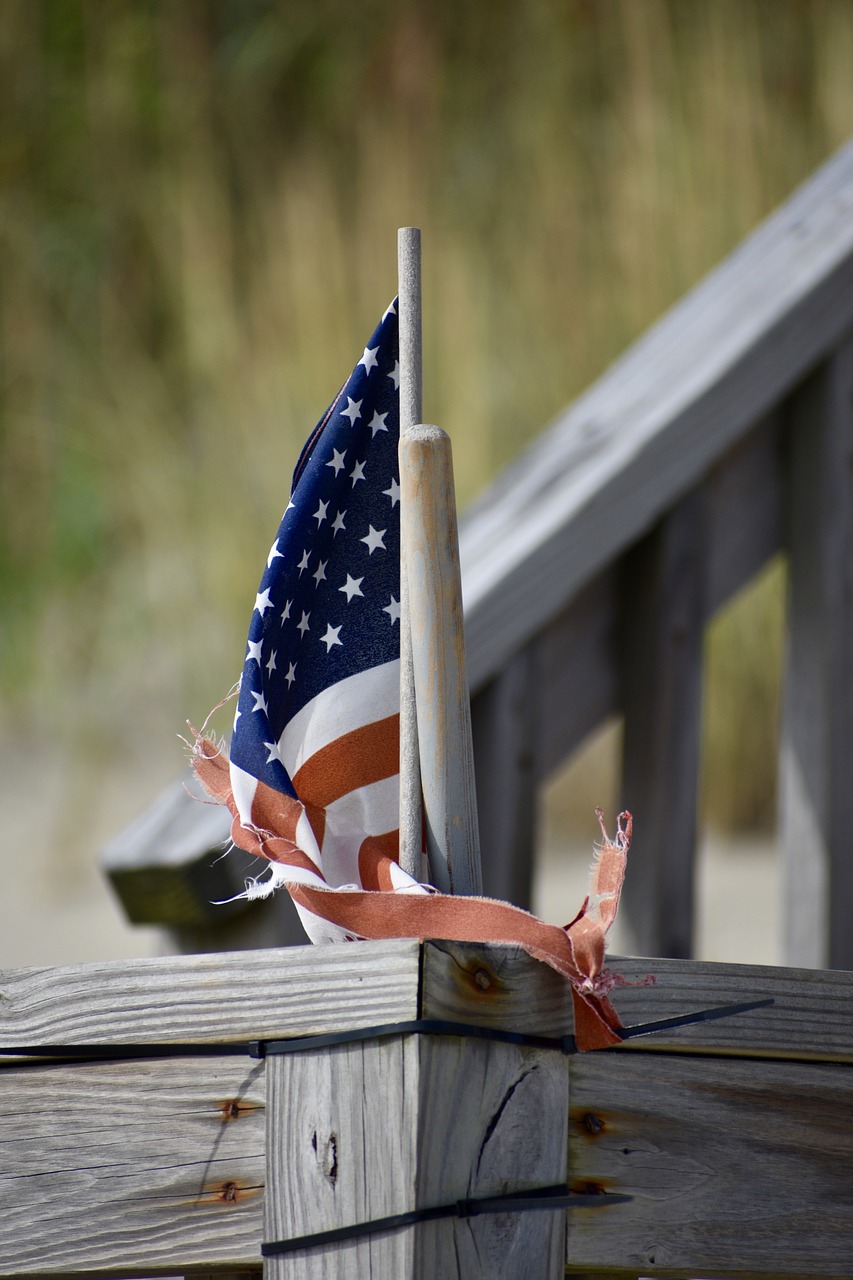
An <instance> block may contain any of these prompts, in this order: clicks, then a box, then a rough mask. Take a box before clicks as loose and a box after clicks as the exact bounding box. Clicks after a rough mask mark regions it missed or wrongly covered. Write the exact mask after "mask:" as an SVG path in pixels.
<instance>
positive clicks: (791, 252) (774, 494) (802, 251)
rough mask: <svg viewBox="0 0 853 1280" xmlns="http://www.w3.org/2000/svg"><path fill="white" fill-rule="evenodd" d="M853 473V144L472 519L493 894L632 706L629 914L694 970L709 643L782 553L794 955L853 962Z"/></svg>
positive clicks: (151, 861) (472, 592)
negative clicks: (588, 746) (584, 749)
mask: <svg viewBox="0 0 853 1280" xmlns="http://www.w3.org/2000/svg"><path fill="white" fill-rule="evenodd" d="M851 463H853V144H851V145H848V146H847V147H846V148H845V149H844V150H842V151H841V152H839V153H838V154H837V155H836V156H835V157H834V158H833V159H831V160H830V161H829V162H828V163H827V164H826V165H825V166H824V167H823V168H822V169H821V170H820V171H819V172H818V173H817V174H816V175H815V176H814V177H813V178H812V179H811V180H810V181H809V182H807V183H806V184H805V185H804V186H803V187H802V188H801V189H800V190H799V191H798V192H797V193H796V194H795V195H794V196H793V198H792V199H791V200H789V201H788V202H787V203H786V204H785V205H784V206H783V207H782V208H780V209H779V210H778V211H777V212H776V213H775V214H774V215H773V216H772V217H771V218H769V219H768V220H767V221H766V222H765V223H764V224H763V225H762V226H761V227H759V229H758V230H757V231H756V232H755V233H754V234H753V235H752V236H751V237H750V238H749V239H748V240H746V241H745V242H744V243H743V244H742V245H741V246H740V248H739V249H738V250H737V251H736V252H735V253H733V254H732V255H731V256H730V257H729V258H727V259H726V260H725V262H723V264H722V265H721V266H720V267H719V268H718V269H717V270H716V271H714V272H713V273H712V274H711V275H710V276H708V278H707V279H706V280H704V281H703V282H702V283H701V284H700V285H698V286H697V287H696V288H695V289H694V290H693V291H692V292H691V293H690V294H688V295H687V297H685V298H684V299H683V300H682V301H681V302H680V303H679V304H678V305H677V306H675V307H674V308H673V309H672V310H671V311H670V312H669V313H668V314H667V315H666V316H664V318H663V319H662V320H661V321H660V322H659V323H658V324H657V325H655V326H654V327H653V328H652V329H651V330H650V331H649V332H648V333H647V334H646V335H645V336H644V337H643V338H642V339H641V340H640V341H639V342H637V343H636V344H635V345H634V346H633V347H632V348H631V349H630V350H629V351H628V352H627V353H626V355H625V356H624V357H623V358H622V359H621V360H619V361H618V362H617V363H616V364H615V365H614V366H613V367H612V368H611V369H610V370H609V371H608V372H607V373H606V374H605V375H604V377H602V378H601V379H600V380H599V381H598V382H597V383H596V384H595V385H594V386H593V387H592V388H590V390H589V391H587V392H586V393H585V394H584V395H583V396H582V397H581V398H580V399H579V400H578V401H577V402H576V403H575V404H573V405H572V406H571V407H570V408H569V409H568V410H567V411H566V413H565V414H564V415H563V416H562V417H560V418H559V419H558V420H557V421H556V422H555V423H554V424H553V426H552V427H551V428H550V429H549V430H548V431H546V432H545V433H544V434H543V435H542V436H541V437H540V438H539V439H538V440H537V442H536V443H535V444H534V445H533V446H532V447H531V448H530V449H528V450H527V451H526V452H525V453H524V454H523V455H522V456H521V458H519V460H518V461H517V462H516V463H514V464H513V465H512V466H510V467H509V468H507V470H506V471H505V472H504V473H503V475H502V476H501V477H500V478H499V480H498V481H497V482H496V483H495V484H494V485H493V486H492V487H491V488H490V489H489V490H488V491H487V493H486V494H485V495H484V496H483V497H482V498H481V499H480V500H479V501H478V502H477V503H476V504H475V505H474V506H473V507H472V508H471V509H470V510H469V511H468V512H467V513H466V515H465V517H464V519H463V520H462V522H461V526H460V544H461V547H460V550H461V559H462V571H463V591H464V598H465V622H466V637H467V652H468V662H469V683H470V689H471V693H472V713H473V723H474V745H475V759H476V767H477V787H478V803H479V809H480V831H481V844H482V848H483V875H484V882H485V883H484V887H485V892H487V893H489V894H491V895H493V896H497V897H502V898H506V899H509V900H511V901H515V902H517V903H519V904H521V905H524V904H526V902H527V900H528V898H529V892H530V877H531V869H532V863H533V839H534V829H535V821H534V815H535V800H536V790H537V787H538V786H539V785H540V784H541V783H542V781H543V780H544V779H545V778H546V776H547V775H548V774H550V773H551V772H552V771H553V770H554V769H555V768H556V767H557V766H558V765H560V764H561V763H562V762H563V761H564V760H565V759H566V758H567V757H568V756H569V755H570V754H571V753H572V752H573V751H574V750H575V749H576V748H577V747H578V746H579V744H580V743H581V742H582V741H583V740H584V739H585V738H586V737H587V735H588V734H589V733H590V732H591V731H593V730H594V729H595V728H596V727H597V726H598V725H599V724H600V723H601V722H602V721H604V720H605V719H606V718H607V717H609V716H612V715H614V714H620V713H621V714H622V715H623V716H624V719H625V733H624V756H623V767H622V795H623V799H624V802H625V803H626V805H627V806H628V807H629V808H631V809H632V810H633V811H634V813H635V816H636V819H637V823H636V840H635V847H634V852H633V854H632V860H631V874H630V875H629V877H628V884H627V888H626V895H625V899H624V906H623V912H624V914H625V915H626V916H627V919H628V923H629V925H630V933H631V935H632V942H633V944H634V946H635V948H636V949H637V950H638V951H640V952H644V953H646V954H656V955H670V956H688V955H690V954H691V950H692V939H693V879H694V864H695V846H696V828H697V796H698V773H699V735H700V707H701V692H702V638H703V631H704V628H705V626H706V624H707V622H708V619H709V618H710V617H711V615H712V614H713V613H714V612H715V610H717V609H718V608H719V607H720V606H721V605H722V604H724V603H725V602H726V600H728V599H729V598H730V597H731V596H732V595H733V594H734V593H735V592H736V591H737V590H738V589H739V588H740V587H741V586H743V585H744V584H745V583H746V582H748V581H749V579H750V578H751V577H752V576H753V575H754V574H755V573H756V572H757V571H758V570H759V569H760V568H761V567H762V566H763V565H764V564H765V563H766V561H767V560H768V559H769V558H770V557H771V556H773V555H774V554H775V553H777V552H779V551H783V552H784V553H785V554H786V555H787V558H788V566H789V572H788V582H789V600H788V610H787V646H786V659H785V672H784V711H783V725H782V731H781V740H780V744H779V762H780V795H781V812H780V828H781V840H782V844H783V846H784V882H785V903H786V907H785V925H784V932H785V939H786V945H787V948H788V951H787V955H786V959H787V960H788V961H789V962H790V963H792V964H801V965H807V966H824V965H830V966H832V967H849V968H853V930H851V929H850V927H849V914H850V911H851V907H853V855H851V853H850V851H849V848H848V845H849V843H850V839H851V836H850V833H851V832H853V786H851V784H850V779H851V777H852V776H853V590H852V589H851V588H853V583H851V577H853V494H852V493H851V486H853V470H851ZM190 821H191V820H190ZM155 827H156V824H154V826H152V824H151V823H150V822H149V825H148V828H147V830H145V829H140V828H138V827H137V828H135V829H134V830H133V831H129V832H127V833H125V834H124V835H123V836H122V837H120V838H119V840H118V841H117V842H116V843H115V844H114V845H113V846H112V848H111V849H110V850H109V851H108V852H107V858H106V863H107V868H108V870H109V872H110V874H111V876H112V878H113V881H114V883H115V885H116V887H117V889H118V891H119V893H120V894H121V896H122V897H123V900H124V901H125V903H126V906H127V908H128V910H129V913H130V915H131V918H135V919H140V920H142V919H145V920H152V921H158V920H159V921H160V922H163V920H164V917H163V915H162V913H161V914H159V915H158V912H157V910H155V909H154V908H153V907H152V906H151V905H150V903H151V902H152V901H153V900H155V899H156V898H157V897H158V894H159V895H160V897H161V898H163V897H164V893H163V892H161V888H162V885H161V880H162V876H161V872H162V871H163V865H164V857H163V854H162V841H163V840H164V839H165V840H166V841H167V843H168V834H167V830H166V827H165V826H164V824H163V822H161V823H160V827H159V828H158V829H157V830H159V832H160V834H159V835H157V833H156V831H155V829H154V828H155ZM209 849H210V844H209V843H208V844H205V842H204V841H203V840H201V839H197V840H195V842H193V840H190V841H189V842H188V843H187V844H185V846H184V850H183V853H182V854H181V855H180V857H177V858H175V857H172V859H171V861H170V862H169V868H168V870H169V875H170V876H172V877H173V880H174V878H175V876H177V877H178V878H180V877H181V876H183V878H184V879H183V881H182V884H184V886H185V885H186V884H190V885H191V891H190V892H189V896H187V897H186V898H185V903H186V904H187V905H186V910H187V911H188V912H190V915H191V914H192V912H193V911H194V912H195V913H196V917H195V919H196V924H193V923H192V919H190V918H188V917H187V916H186V915H185V916H183V917H181V916H180V911H178V914H177V915H173V916H172V917H171V921H172V923H173V924H175V925H176V927H178V928H179V929H182V930H183V937H184V941H185V942H186V943H187V944H188V945H192V941H193V936H194V935H193V930H194V929H195V928H196V927H198V915H199V913H201V914H202V915H203V914H204V912H205V911H206V910H207V908H206V905H205V903H209V901H210V899H211V897H215V896H223V895H222V894H221V893H220V894H215V893H210V892H209V885H208V880H207V867H208V864H209V863H210V856H209ZM158 877H159V878H158ZM170 883H171V882H170ZM143 886H144V889H143ZM205 895H206V898H205ZM165 896H168V895H165ZM172 901H173V907H174V898H173V900H172ZM278 936H279V937H282V936H283V935H282V934H281V933H279V935H278ZM205 945H210V938H209V934H206V935H205Z"/></svg>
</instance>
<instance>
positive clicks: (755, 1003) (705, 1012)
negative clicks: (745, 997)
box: [616, 996, 776, 1040]
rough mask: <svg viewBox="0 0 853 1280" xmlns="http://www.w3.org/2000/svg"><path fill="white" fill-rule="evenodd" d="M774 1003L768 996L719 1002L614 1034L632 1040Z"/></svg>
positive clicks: (626, 1028)
mask: <svg viewBox="0 0 853 1280" xmlns="http://www.w3.org/2000/svg"><path fill="white" fill-rule="evenodd" d="M775 1003H776V1002H775V1000H774V999H773V997H772V996H768V997H767V999H766V1000H749V1001H747V1002H746V1003H744V1004H721V1005H717V1006H716V1007H715V1008H713V1009H700V1011H699V1012H698V1013H680V1014H676V1015H675V1017H672V1018H659V1019H658V1020H657V1021H656V1022H641V1023H638V1024H637V1026H635V1027H620V1028H619V1030H617V1032H616V1034H617V1036H618V1037H619V1039H620V1040H633V1039H634V1037H635V1036H650V1035H653V1034H654V1032H655V1031H669V1030H670V1029H671V1028H672V1027H689V1026H690V1025H691V1023H694V1022H716V1021H717V1019H718V1018H730V1017H732V1016H733V1015H734V1014H736V1013H749V1012H750V1010H751V1009H766V1008H767V1007H768V1006H769V1005H771V1004H775Z"/></svg>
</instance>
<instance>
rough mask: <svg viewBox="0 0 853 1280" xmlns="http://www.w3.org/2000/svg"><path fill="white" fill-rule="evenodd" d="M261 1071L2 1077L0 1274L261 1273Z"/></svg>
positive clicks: (142, 1070) (92, 1071) (178, 1067)
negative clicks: (249, 1269) (257, 1268)
mask: <svg viewBox="0 0 853 1280" xmlns="http://www.w3.org/2000/svg"><path fill="white" fill-rule="evenodd" d="M264 1105H265V1088H264V1066H263V1064H262V1063H258V1062H252V1061H251V1060H249V1059H248V1058H246V1059H209V1060H205V1061H204V1062H182V1063H176V1062H138V1063H134V1064H132V1065H128V1064H126V1063H121V1064H119V1063H115V1064H101V1065H94V1064H93V1065H86V1066H74V1067H37V1068H18V1069H16V1070H3V1071H2V1072H0V1198H1V1199H2V1204H3V1213H2V1214H0V1275H3V1276H20V1275H33V1276H36V1275H38V1276H43V1275H54V1274H57V1273H63V1272H64V1273H74V1272H86V1273H95V1274H100V1275H105V1276H121V1275H155V1274H158V1273H160V1274H163V1273H165V1274H170V1275H174V1274H175V1273H177V1272H182V1271H183V1270H184V1268H185V1267H194V1266H201V1267H204V1266H211V1267H212V1266H214V1265H221V1266H225V1267H228V1268H231V1269H234V1268H242V1267H245V1266H249V1265H251V1264H253V1263H254V1264H256V1265H257V1264H258V1263H259V1262H260V1239H261V1224H262V1201H263V1188H264V1179H265V1168H264V1149H265V1148H264Z"/></svg>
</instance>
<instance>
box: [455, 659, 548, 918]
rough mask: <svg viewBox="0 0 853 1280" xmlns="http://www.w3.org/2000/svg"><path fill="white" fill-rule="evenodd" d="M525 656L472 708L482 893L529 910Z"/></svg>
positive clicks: (529, 664)
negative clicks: (481, 855)
mask: <svg viewBox="0 0 853 1280" xmlns="http://www.w3.org/2000/svg"><path fill="white" fill-rule="evenodd" d="M534 665H535V659H534V651H533V650H532V649H531V648H528V649H524V650H522V652H521V653H517V654H516V655H515V657H513V658H512V659H511V661H510V662H509V663H508V664H507V666H506V667H505V668H504V670H503V671H502V672H501V674H500V675H499V676H498V677H497V678H496V679H495V680H493V681H491V683H490V684H489V685H487V687H486V688H485V689H483V690H482V691H481V692H480V693H479V694H478V696H477V697H476V698H475V699H474V700H473V702H472V704H471V721H472V730H473V739H474V763H475V765H476V774H477V806H478V814H479V823H480V846H481V848H482V850H483V892H484V893H485V894H486V896H487V897H490V898H501V899H503V900H504V901H505V902H514V903H515V905H516V906H518V907H529V905H530V896H531V887H532V880H533V855H534V845H535V839H536V782H537V770H536V754H535V753H536V742H537V736H538V725H537V715H536V704H537V698H536V673H535V670H534Z"/></svg>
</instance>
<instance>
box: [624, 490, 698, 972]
mask: <svg viewBox="0 0 853 1280" xmlns="http://www.w3.org/2000/svg"><path fill="white" fill-rule="evenodd" d="M704 514H705V513H704V500H703V496H702V495H701V494H700V493H695V494H691V495H690V496H689V497H688V498H686V499H684V500H683V501H682V502H681V503H680V504H679V505H678V506H677V507H675V508H674V510H673V511H672V512H671V513H670V515H668V516H667V517H666V519H665V520H664V521H663V522H662V523H661V524H660V525H659V526H658V528H657V529H656V530H655V531H654V532H652V533H651V534H650V535H649V536H648V537H647V538H646V539H645V540H644V541H643V542H642V543H640V544H639V546H638V547H637V548H636V550H635V551H633V552H632V553H631V554H629V555H628V556H627V557H626V561H625V567H624V575H625V576H624V586H623V611H622V617H621V637H620V640H621V646H622V663H623V668H622V670H623V706H624V710H625V739H624V746H623V772H622V801H623V804H624V805H625V807H626V808H628V809H630V810H631V811H632V812H633V814H634V817H635V819H636V822H635V827H634V830H635V833H636V836H635V840H634V846H633V848H632V851H631V874H630V875H629V876H628V877H627V879H626V881H625V892H624V894H623V897H622V913H621V918H622V919H624V921H625V923H626V924H627V926H628V931H629V936H630V939H631V942H630V949H632V950H637V951H638V952H639V954H641V955H660V956H683V957H686V956H689V955H690V954H691V950H692V945H693V881H694V868H695V851H696V820H697V806H698V791H699V748H700V725H701V713H702V636H703V629H704V621H705V610H704V598H703V592H704V568H705V556H704V548H705V539H704V526H705V520H704Z"/></svg>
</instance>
